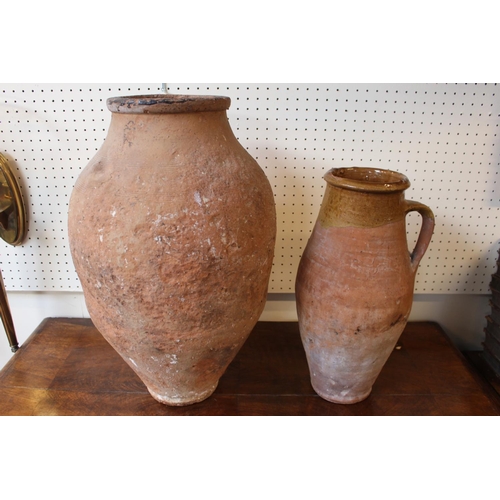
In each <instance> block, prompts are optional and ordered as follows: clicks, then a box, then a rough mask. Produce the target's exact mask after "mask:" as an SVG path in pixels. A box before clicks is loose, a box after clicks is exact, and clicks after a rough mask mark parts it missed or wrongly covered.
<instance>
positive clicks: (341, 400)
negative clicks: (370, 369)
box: [313, 385, 372, 405]
mask: <svg viewBox="0 0 500 500" xmlns="http://www.w3.org/2000/svg"><path fill="white" fill-rule="evenodd" d="M313 389H314V391H315V392H316V394H317V395H318V396H319V397H320V398H322V399H324V400H325V401H328V402H329V403H335V404H339V405H353V404H356V403H361V401H364V400H365V399H367V398H368V396H369V395H370V394H371V392H372V388H370V390H369V391H367V392H366V393H364V394H361V395H356V396H350V397H349V396H340V395H338V396H334V395H332V394H326V393H324V392H322V391H319V390H317V389H316V388H315V387H314V385H313Z"/></svg>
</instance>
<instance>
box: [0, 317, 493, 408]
mask: <svg viewBox="0 0 500 500" xmlns="http://www.w3.org/2000/svg"><path fill="white" fill-rule="evenodd" d="M499 414H500V403H499V400H498V399H497V398H496V395H495V394H494V391H491V388H490V389H489V388H488V385H487V384H483V382H482V379H481V378H480V377H479V376H478V375H476V374H475V373H474V372H473V371H471V370H470V368H469V366H468V364H467V362H466V360H465V358H463V356H462V355H461V354H460V353H459V352H458V351H457V350H456V349H455V348H454V347H453V346H452V345H451V343H450V341H449V340H448V338H447V337H446V336H445V335H444V333H443V332H442V330H441V328H440V327H439V326H438V325H437V324H435V323H409V324H408V325H407V327H406V329H405V331H404V333H403V335H402V337H401V340H400V342H399V344H398V346H397V348H396V349H395V350H394V352H393V353H392V355H391V357H390V359H389V361H388V362H387V364H386V366H385V367H384V369H383V371H382V373H381V374H380V376H379V378H378V380H377V382H376V384H375V386H374V388H373V392H372V394H371V395H370V397H369V398H368V399H367V400H365V401H363V402H361V403H358V404H355V405H337V404H333V403H329V402H327V401H324V400H323V399H321V398H320V397H319V396H317V395H316V394H315V393H314V391H313V389H312V387H311V385H310V382H309V371H308V367H307V362H306V358H305V354H304V350H303V348H302V344H301V342H300V337H299V333H298V325H297V323H267V322H261V323H259V324H258V325H257V326H256V328H255V329H254V331H253V332H252V334H251V335H250V337H249V339H248V340H247V342H246V343H245V345H244V347H243V348H242V350H241V351H240V353H239V354H238V355H237V357H236V358H235V360H234V361H233V363H231V365H230V366H229V368H228V370H227V371H226V373H225V374H224V376H223V377H222V379H221V380H220V383H219V387H218V388H217V390H216V392H215V393H214V394H213V395H212V396H211V397H210V398H209V399H207V400H206V401H204V402H202V403H199V404H196V405H192V406H187V407H177V408H176V407H168V406H164V405H162V404H160V403H157V402H156V401H155V400H154V399H153V398H152V397H151V396H150V395H149V393H148V391H147V389H146V387H145V386H144V384H143V383H142V382H141V380H140V379H139V378H138V377H137V376H136V375H135V373H134V372H133V371H132V370H131V369H130V368H129V367H128V365H126V364H125V362H124V361H123V360H122V359H121V358H120V356H119V355H118V354H117V353H116V352H115V351H114V350H113V349H112V348H111V347H110V346H109V344H108V343H107V342H106V341H105V340H104V339H103V337H102V336H101V335H100V334H99V332H98V331H97V330H96V329H95V327H94V326H93V325H92V323H91V321H90V320H87V319H64V318H58V319H46V320H44V321H43V322H42V324H41V325H40V326H39V327H38V329H37V330H36V331H35V332H34V333H33V334H32V335H31V337H30V338H29V339H28V341H27V342H26V343H25V344H24V345H23V346H22V347H21V348H20V350H19V351H18V352H17V353H16V354H15V355H14V356H13V357H12V359H11V360H10V361H9V363H8V364H7V365H6V366H5V367H4V369H3V370H2V371H0V415H179V416H180V415H499Z"/></svg>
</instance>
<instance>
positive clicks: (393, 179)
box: [324, 167, 410, 193]
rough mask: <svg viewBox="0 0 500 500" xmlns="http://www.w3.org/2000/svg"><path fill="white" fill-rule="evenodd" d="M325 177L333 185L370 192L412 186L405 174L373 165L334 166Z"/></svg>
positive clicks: (389, 190)
mask: <svg viewBox="0 0 500 500" xmlns="http://www.w3.org/2000/svg"><path fill="white" fill-rule="evenodd" d="M324 179H325V180H326V182H328V184H330V185H332V186H337V187H340V188H344V189H350V190H353V191H364V192H368V193H392V192H398V191H404V190H406V189H408V188H409V187H410V181H409V180H408V178H407V177H406V176H405V175H404V174H402V173H400V172H395V171H393V170H387V169H381V168H373V167H340V168H332V169H331V170H329V171H328V172H327V173H326V174H325V176H324Z"/></svg>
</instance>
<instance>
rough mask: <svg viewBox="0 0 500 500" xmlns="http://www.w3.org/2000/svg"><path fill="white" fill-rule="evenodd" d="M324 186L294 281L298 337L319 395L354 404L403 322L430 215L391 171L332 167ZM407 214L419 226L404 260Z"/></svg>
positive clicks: (376, 372)
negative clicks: (417, 220) (415, 218)
mask: <svg viewBox="0 0 500 500" xmlns="http://www.w3.org/2000/svg"><path fill="white" fill-rule="evenodd" d="M325 180H326V182H327V187H326V192H325V195H324V199H323V203H322V206H321V210H320V213H319V217H318V220H317V222H316V225H315V227H314V230H313V233H312V235H311V238H310V239H309V242H308V244H307V247H306V249H305V251H304V254H303V256H302V258H301V262H300V265H299V269H298V274H297V281H296V299H297V311H298V317H299V326H300V334H301V338H302V342H303V345H304V349H305V352H306V355H307V360H308V363H309V368H310V374H311V383H312V385H313V387H314V390H315V391H316V392H317V394H318V395H320V396H321V397H322V398H324V399H326V400H328V401H331V402H334V403H356V402H358V401H362V400H363V399H365V398H367V397H368V395H369V394H370V392H371V390H372V386H373V383H374V382H375V380H376V378H377V377H378V375H379V373H380V371H381V370H382V367H383V366H384V364H385V363H386V361H387V359H388V357H389V355H390V354H391V352H392V350H393V349H394V347H395V345H396V342H397V340H398V339H399V337H400V335H401V333H402V332H403V329H404V327H405V325H406V323H407V321H408V316H409V314H410V311H411V306H412V300H413V290H414V282H415V275H416V272H417V268H418V265H419V262H420V259H421V258H422V257H423V255H424V253H425V251H426V249H427V246H428V244H429V242H430V239H431V236H432V232H433V229H434V216H433V213H432V211H431V210H430V208H428V207H427V206H425V205H422V204H421V203H417V202H414V201H406V200H405V198H404V191H405V190H406V189H407V188H408V187H409V186H410V183H409V181H408V179H407V178H406V177H405V176H404V175H402V174H400V173H397V172H392V171H389V170H380V169H375V168H358V167H352V168H337V169H333V170H330V171H329V172H328V173H327V174H326V175H325ZM412 211H417V212H419V213H420V214H421V215H422V217H423V224H422V229H421V232H420V236H419V238H418V242H417V244H416V247H415V249H414V251H413V252H412V253H411V254H410V253H409V251H408V245H407V239H406V221H405V218H406V214H408V213H409V212H412Z"/></svg>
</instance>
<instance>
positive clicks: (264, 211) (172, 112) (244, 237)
mask: <svg viewBox="0 0 500 500" xmlns="http://www.w3.org/2000/svg"><path fill="white" fill-rule="evenodd" d="M107 105H108V108H109V110H110V111H111V112H112V117H111V123H110V126H109V131H108V135H107V137H106V140H105V142H104V144H103V146H102V147H101V149H100V150H99V151H98V152H97V154H96V156H95V157H94V158H93V159H92V160H91V162H90V163H89V164H88V166H87V167H86V168H85V169H84V170H83V172H82V173H81V175H80V176H79V178H78V180H77V182H76V185H75V187H74V191H73V193H72V197H71V201H70V207H69V240H70V247H71V253H72V257H73V261H74V264H75V267H76V270H77V273H78V276H79V278H80V281H81V286H82V288H83V291H84V295H85V300H86V304H87V307H88V310H89V313H90V316H91V319H92V320H93V322H94V324H95V326H96V327H97V329H98V330H99V331H100V332H101V333H102V335H103V336H104V337H105V339H106V340H107V341H108V342H109V343H110V344H111V345H112V346H113V347H114V348H115V350H116V351H117V352H118V353H119V354H120V355H121V356H122V357H123V359H124V360H125V361H126V363H128V365H129V366H130V367H131V368H132V369H133V370H135V372H136V373H137V374H138V376H139V377H140V378H141V379H142V380H143V382H144V383H145V384H146V386H147V388H148V389H149V391H150V393H151V394H152V396H153V397H154V398H155V399H157V400H158V401H160V402H161V403H165V404H168V405H188V404H192V403H196V402H199V401H202V400H204V399H206V398H207V397H209V396H210V395H211V394H212V393H213V391H214V390H215V388H216V386H217V383H218V381H219V378H220V377H221V375H222V374H223V373H224V371H225V370H226V368H227V366H228V365H229V363H230V362H231V361H232V359H233V358H234V356H235V355H236V353H237V352H238V350H239V349H240V348H241V346H242V345H243V343H244V342H245V340H246V339H247V337H248V335H249V334H250V332H251V330H252V329H253V327H254V326H255V324H256V322H257V321H258V319H259V316H260V314H261V313H262V310H263V308H264V305H265V301H266V295H267V287H268V282H269V277H270V272H271V266H272V261H273V255H274V245H275V238H276V215H275V206H274V198H273V193H272V190H271V186H270V184H269V182H268V180H267V178H266V176H265V174H264V172H263V171H262V169H261V168H260V167H259V165H258V164H257V163H256V161H255V160H254V159H253V158H252V157H251V156H250V155H249V154H248V152H247V151H246V150H245V149H244V148H243V147H242V146H241V145H240V144H239V142H238V141H237V139H236V138H235V136H234V134H233V132H232V130H231V128H230V125H229V122H228V119H227V114H226V110H227V109H228V108H229V106H230V99H229V98H227V97H220V96H185V95H184V96H183V95H168V94H166V95H149V96H132V97H118V98H112V99H108V101H107Z"/></svg>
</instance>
